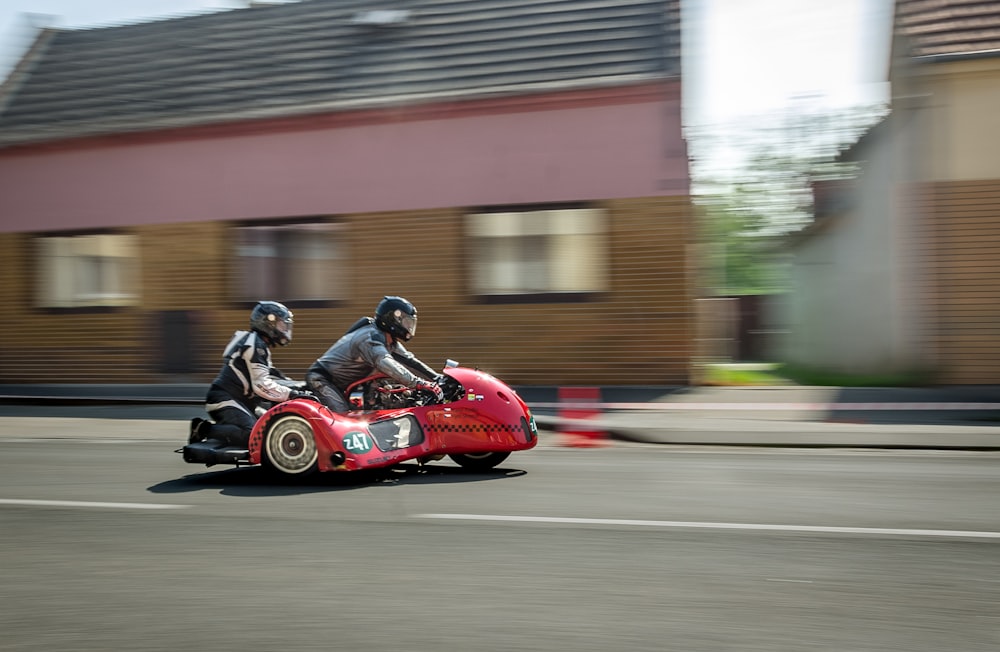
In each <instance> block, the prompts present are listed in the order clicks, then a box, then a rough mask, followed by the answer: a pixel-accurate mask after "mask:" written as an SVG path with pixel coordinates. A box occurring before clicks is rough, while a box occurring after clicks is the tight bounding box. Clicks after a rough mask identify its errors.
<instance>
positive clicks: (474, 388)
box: [249, 367, 538, 471]
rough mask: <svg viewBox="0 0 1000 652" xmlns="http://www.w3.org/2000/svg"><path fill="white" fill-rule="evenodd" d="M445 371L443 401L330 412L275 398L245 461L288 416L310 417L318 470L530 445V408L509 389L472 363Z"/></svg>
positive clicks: (254, 458) (255, 456) (533, 436)
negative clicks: (448, 384)
mask: <svg viewBox="0 0 1000 652" xmlns="http://www.w3.org/2000/svg"><path fill="white" fill-rule="evenodd" d="M444 373H445V374H446V375H448V376H450V377H451V378H452V379H454V381H457V383H458V387H454V385H453V390H454V391H453V392H452V395H451V396H450V398H451V399H453V400H450V401H448V402H445V403H442V404H434V405H419V406H416V407H406V408H399V409H382V410H368V411H361V410H359V411H357V412H351V413H348V414H334V413H332V412H330V410H328V409H327V408H325V407H323V406H322V405H320V404H319V403H316V402H314V401H310V400H304V399H296V400H292V401H286V402H284V403H281V404H279V405H277V406H275V407H273V408H272V409H271V410H269V411H268V412H267V413H266V414H265V415H264V416H263V417H261V418H260V419H259V420H258V422H257V424H256V425H255V426H254V429H253V432H252V433H251V436H250V445H249V453H250V462H251V463H254V464H259V463H261V462H262V451H263V450H264V448H265V442H266V441H267V437H268V436H269V432H270V430H271V428H272V424H275V423H278V422H279V417H282V416H286V417H287V415H289V414H292V415H297V416H298V417H301V418H302V419H304V420H305V421H306V422H307V423H308V426H309V428H310V429H311V431H312V437H313V439H314V441H315V447H316V454H317V455H316V465H317V468H318V470H320V471H355V470H360V469H366V468H378V467H386V466H392V465H394V464H398V463H400V462H404V461H407V460H411V459H420V458H426V457H429V456H435V455H449V454H483V453H490V452H509V451H518V450H526V449H530V448H534V447H535V445H536V444H537V442H538V437H537V428H536V426H535V422H534V419H533V418H532V416H531V411H530V410H529V409H528V406H527V405H526V404H525V403H524V401H523V400H521V397H520V396H518V395H517V393H516V392H515V391H514V390H513V389H511V388H510V387H509V386H508V385H506V384H505V383H503V382H502V381H500V380H499V379H497V378H495V377H494V376H492V375H490V374H488V373H485V372H482V371H478V370H474V369H468V368H464V367H452V368H448V369H446V370H445V371H444ZM366 382H367V381H366ZM299 423H301V422H299Z"/></svg>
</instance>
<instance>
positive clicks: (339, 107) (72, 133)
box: [0, 73, 680, 148]
mask: <svg viewBox="0 0 1000 652" xmlns="http://www.w3.org/2000/svg"><path fill="white" fill-rule="evenodd" d="M679 78H680V75H678V74H664V73H642V74H633V75H616V76H610V77H592V78H586V79H575V80H568V81H558V82H538V83H534V84H517V85H501V86H488V87H482V88H477V89H463V90H457V91H447V92H436V93H411V94H404V95H387V96H381V97H368V98H358V99H341V100H334V101H330V102H314V103H311V104H299V105H289V106H282V107H268V108H259V109H253V108H251V109H246V110H243V111H236V112H225V113H215V114H211V115H195V116H173V117H165V118H161V119H154V120H143V121H135V122H132V123H124V122H121V121H117V120H109V121H107V122H104V123H90V124H88V125H85V126H82V127H80V126H67V127H60V126H58V125H53V126H48V127H40V128H38V129H34V130H25V129H22V130H18V131H17V132H14V133H10V134H5V133H3V131H0V148H4V147H11V146H17V145H33V144H42V143H46V142H53V141H58V140H68V139H76V138H92V137H99V136H113V135H119V134H130V133H141V132H148V131H160V130H164V129H178V128H185V127H202V126H213V125H220V124H225V123H233V122H244V121H252V120H268V119H279V118H298V117H306V116H310V115H320V114H329V113H338V112H343V111H360V110H369V109H370V110H377V109H391V108H394V107H402V106H407V105H414V104H426V103H433V102H446V101H453V100H484V99H492V98H497V99H499V98H505V97H515V96H521V95H536V94H540V93H553V92H560V91H573V90H583V89H591V88H593V89H600V88H614V87H620V86H632V85H636V84H643V83H649V82H656V81H664V82H665V81H670V80H672V79H679Z"/></svg>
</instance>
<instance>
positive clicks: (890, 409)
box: [0, 383, 1000, 450]
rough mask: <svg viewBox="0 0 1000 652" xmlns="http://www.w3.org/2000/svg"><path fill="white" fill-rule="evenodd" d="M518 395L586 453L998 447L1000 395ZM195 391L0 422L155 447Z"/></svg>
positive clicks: (29, 393) (964, 390)
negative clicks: (608, 447) (46, 424)
mask: <svg viewBox="0 0 1000 652" xmlns="http://www.w3.org/2000/svg"><path fill="white" fill-rule="evenodd" d="M516 389H517V390H518V392H519V393H520V394H521V396H522V397H523V398H524V399H525V401H526V402H527V403H528V405H529V406H530V407H531V408H532V412H533V413H534V414H535V417H536V420H537V421H538V423H539V426H540V427H541V428H542V429H545V430H547V431H549V432H550V433H557V432H561V431H567V430H568V431H583V432H585V433H587V435H588V437H587V438H588V439H591V440H592V441H593V442H595V443H596V442H597V441H598V440H622V441H631V442H640V443H651V444H687V445H696V444H703V445H738V446H787V447H795V446H817V447H822V446H826V447H851V448H855V447H876V448H881V447H893V448H895V447H902V448H931V449H933V448H953V449H973V450H975V449H1000V386H971V387H940V388H843V387H802V386H779V387H746V388H736V387H621V386H619V387H603V388H601V402H600V403H598V404H589V403H588V404H582V403H581V404H574V403H567V402H561V401H560V400H559V391H558V388H556V387H548V386H531V387H527V386H526V387H518V388H516ZM204 391H205V385H201V384H196V383H195V384H163V385H106V384H104V385H98V384H90V385H0V416H2V417H4V418H5V421H7V423H6V427H5V428H4V431H5V432H6V433H7V436H11V433H24V434H25V436H31V433H32V432H35V433H37V432H38V431H39V426H40V422H39V421H38V420H37V419H39V418H41V417H45V418H47V419H49V420H53V419H54V420H55V421H53V430H52V431H53V432H55V431H57V430H59V429H60V428H61V429H62V430H63V431H65V433H64V435H63V436H71V434H70V433H71V432H72V430H73V429H72V428H71V427H67V426H68V425H69V423H68V422H66V421H60V420H66V419H72V418H95V417H96V418H103V419H106V420H107V422H108V426H107V429H108V435H109V437H110V438H117V437H121V436H127V433H136V432H137V431H140V430H141V431H142V432H145V433H149V435H151V436H154V437H157V438H159V437H160V436H165V435H166V434H167V432H170V433H173V431H174V430H176V427H177V426H176V425H175V424H170V425H169V426H167V425H165V424H161V425H151V424H149V421H150V420H165V421H175V420H184V419H186V418H189V417H190V416H197V415H198V414H200V409H201V403H202V397H203V396H204ZM581 409H582V410H583V413H584V414H589V416H587V417H586V418H585V419H581V418H579V416H580V414H581V412H580V411H581ZM11 419H14V421H10V420H11ZM116 419H117V420H119V421H121V420H130V419H131V420H135V421H143V422H145V425H143V426H138V424H134V423H133V424H125V423H118V424H115V423H114V421H115V420H116ZM112 433H114V434H112ZM154 433H155V434H154Z"/></svg>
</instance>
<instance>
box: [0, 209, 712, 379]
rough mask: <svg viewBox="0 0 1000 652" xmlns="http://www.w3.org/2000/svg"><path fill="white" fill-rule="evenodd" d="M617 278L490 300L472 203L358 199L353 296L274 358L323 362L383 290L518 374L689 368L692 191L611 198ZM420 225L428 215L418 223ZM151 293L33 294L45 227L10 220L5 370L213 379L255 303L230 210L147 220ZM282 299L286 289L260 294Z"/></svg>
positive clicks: (439, 352)
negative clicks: (77, 304) (472, 269)
mask: <svg viewBox="0 0 1000 652" xmlns="http://www.w3.org/2000/svg"><path fill="white" fill-rule="evenodd" d="M603 205H604V206H606V207H607V208H608V209H609V211H610V219H609V228H610V234H609V247H610V265H611V290H610V292H608V293H607V294H606V295H604V296H601V297H599V298H597V299H595V300H593V301H588V302H581V303H543V304H533V303H521V304H505V305H486V304H480V303H477V302H476V301H475V299H474V297H472V296H471V295H470V292H469V286H468V283H467V280H466V269H467V264H466V263H467V259H466V257H467V255H468V250H467V248H466V247H465V241H464V238H463V232H462V216H463V214H464V213H463V211H462V210H460V209H443V210H432V211H420V212H400V213H384V214H363V215H350V216H345V217H341V218H338V219H340V220H341V221H344V222H346V226H347V228H346V229H345V237H346V238H347V239H348V246H347V247H346V251H347V255H348V260H349V264H348V271H347V272H346V274H347V278H346V279H345V281H346V282H345V287H346V288H347V292H348V296H347V298H346V299H345V300H344V301H342V302H340V303H338V304H337V305H336V306H334V307H329V308H316V309H298V310H295V311H294V312H295V333H294V341H293V342H292V344H291V345H290V346H288V347H285V348H279V349H277V350H275V352H274V359H275V364H276V366H278V367H279V368H281V369H282V370H284V371H285V372H286V373H289V374H290V375H293V376H294V377H301V376H302V374H303V373H304V371H305V369H306V368H307V367H308V366H309V364H310V363H311V362H312V361H313V360H315V359H316V357H317V356H319V355H320V354H321V353H322V352H323V351H324V350H325V349H326V347H327V346H329V344H330V343H332V342H333V341H334V340H336V339H337V338H338V337H339V336H340V335H341V334H342V333H343V331H344V330H345V329H346V328H347V327H348V326H349V325H350V324H351V323H352V322H353V321H354V320H355V319H357V317H359V316H362V315H370V314H371V313H372V310H373V309H374V306H375V304H376V303H377V302H378V300H379V299H380V298H381V297H382V296H383V295H384V294H400V295H403V296H406V297H407V298H409V299H410V300H412V301H413V302H414V303H415V304H416V305H417V307H418V309H419V313H420V325H419V329H418V334H417V337H416V338H415V339H414V340H413V341H412V342H411V343H410V346H409V348H410V350H412V351H413V352H414V353H415V354H416V355H417V356H419V357H420V358H421V359H423V360H424V361H425V362H427V363H428V364H430V365H431V366H432V367H435V368H440V367H441V366H442V365H443V363H444V360H445V359H446V358H453V359H457V360H459V361H460V362H461V363H462V364H465V365H469V366H479V367H480V368H482V369H484V370H487V371H490V372H492V373H494V374H496V375H497V376H499V377H501V378H503V379H504V380H506V381H507V382H510V383H512V384H620V385H663V384H686V383H687V382H688V380H689V367H690V364H691V358H692V355H693V342H694V333H693V330H694V306H693V291H692V279H691V274H690V273H689V272H690V270H691V269H693V265H691V264H690V263H691V261H690V260H689V259H688V252H689V251H690V250H691V244H692V238H693V229H692V227H693V225H692V217H691V215H692V213H691V204H690V199H689V198H688V197H658V198H648V199H626V200H614V201H608V202H605V203H604V204H603ZM417 225H419V227H418V226H417ZM133 232H134V233H136V234H138V235H139V236H140V240H141V269H142V290H141V292H142V298H141V307H139V308H133V309H121V310H116V311H110V312H94V313H80V312H77V313H52V312H44V311H38V310H36V309H34V308H33V300H32V292H33V286H32V283H33V281H32V278H33V276H32V271H31V265H32V253H31V251H32V250H31V238H30V236H28V235H25V234H0V299H2V300H3V305H5V306H6V307H7V308H8V313H7V320H6V321H7V325H8V328H7V329H6V330H5V337H4V338H3V340H2V342H0V383H83V382H95V383H129V382H135V383H144V382H171V381H185V382H202V381H205V382H207V381H209V380H211V378H212V377H213V375H214V373H215V371H217V368H218V366H219V364H220V362H221V359H220V357H219V356H220V354H221V350H222V347H223V346H224V345H225V344H226V342H228V340H229V337H230V335H231V334H232V332H233V330H236V329H242V328H245V327H246V325H247V317H248V314H249V310H248V309H247V308H246V307H244V306H242V305H237V304H234V303H233V302H232V301H231V300H230V298H229V296H230V293H229V287H230V280H231V279H230V278H229V276H228V275H229V273H230V267H229V264H228V262H229V256H230V246H231V245H230V242H229V240H228V239H227V225H226V224H224V223H219V222H204V223H191V224H177V225H163V226H143V227H137V228H135V229H133ZM261 298H262V299H264V298H267V299H275V300H279V301H280V300H282V297H261ZM171 311H172V312H176V311H186V312H187V313H188V314H189V316H190V319H191V322H190V323H191V327H192V331H191V333H192V336H191V342H190V349H189V350H188V351H185V353H187V354H190V356H191V358H192V359H193V360H194V361H195V363H194V365H193V368H192V369H191V370H190V372H189V373H187V374H182V375H181V376H182V377H181V376H177V375H170V376H168V375H165V374H164V373H162V372H161V371H160V367H161V366H162V365H160V364H158V362H157V360H158V359H159V357H160V356H159V351H160V347H161V341H160V338H161V335H160V331H159V329H160V326H161V316H162V314H163V313H165V312H171Z"/></svg>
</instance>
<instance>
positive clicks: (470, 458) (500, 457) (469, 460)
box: [448, 452, 510, 471]
mask: <svg viewBox="0 0 1000 652" xmlns="http://www.w3.org/2000/svg"><path fill="white" fill-rule="evenodd" d="M448 457H450V458H451V459H452V461H454V462H455V463H456V464H458V465H459V466H461V467H462V468H465V469H469V470H471V471H488V470H490V469H492V468H493V467H495V466H496V465H497V464H499V463H500V462H503V461H504V460H505V459H507V458H508V457H510V452H496V453H464V454H459V453H456V454H454V455H449V456H448Z"/></svg>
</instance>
